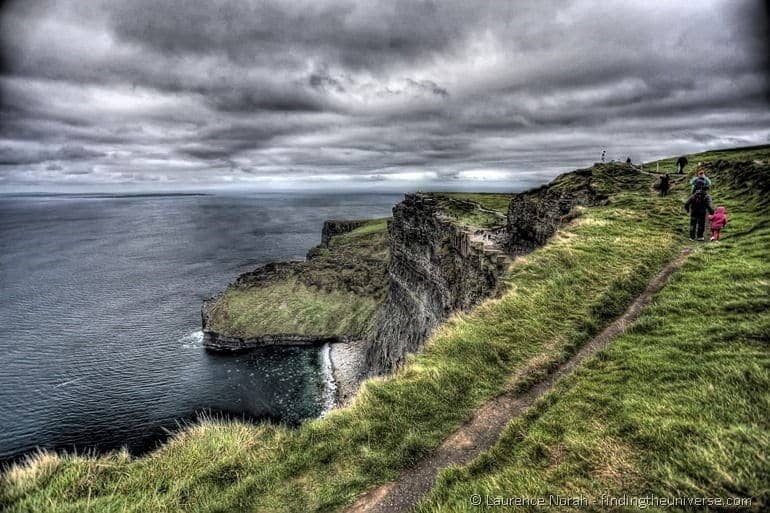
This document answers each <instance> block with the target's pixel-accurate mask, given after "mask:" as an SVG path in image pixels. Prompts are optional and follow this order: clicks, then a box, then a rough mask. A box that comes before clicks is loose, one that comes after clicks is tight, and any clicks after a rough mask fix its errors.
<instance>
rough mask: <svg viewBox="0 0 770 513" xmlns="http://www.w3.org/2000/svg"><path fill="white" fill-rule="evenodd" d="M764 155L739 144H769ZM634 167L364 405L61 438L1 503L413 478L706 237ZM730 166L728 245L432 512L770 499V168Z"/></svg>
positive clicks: (263, 496) (88, 507) (64, 506)
mask: <svg viewBox="0 0 770 513" xmlns="http://www.w3.org/2000/svg"><path fill="white" fill-rule="evenodd" d="M761 151H766V149H764V150H761ZM753 156H754V154H753V153H752V154H750V155H749V156H748V159H747V157H746V155H741V158H740V159H739V160H748V161H749V162H750V161H752V160H761V159H762V158H764V157H758V158H757V159H754V158H752V157H753ZM697 158H698V156H691V157H690V160H691V162H692V161H694V160H695V159H697ZM728 158H729V157H728ZM714 160H715V161H716V159H714ZM618 169H619V171H618V173H619V176H620V177H621V178H622V179H623V180H626V177H628V183H629V187H628V188H624V187H617V188H616V189H614V190H612V191H608V192H610V198H609V199H610V201H609V203H608V204H606V205H603V206H599V207H594V208H589V209H585V210H584V211H583V212H582V215H581V216H580V217H578V218H577V219H574V220H573V221H572V222H571V223H570V224H569V225H567V226H565V227H564V228H563V229H561V230H560V231H559V232H558V233H557V234H556V236H554V237H553V239H552V240H551V241H550V243H549V244H548V245H546V246H544V247H542V248H540V249H538V250H536V251H534V252H533V253H531V254H529V255H527V256H526V257H523V258H519V259H517V260H516V261H514V263H513V264H512V265H511V267H510V269H509V270H508V272H507V275H506V281H507V284H508V286H507V289H506V290H505V292H504V293H503V294H502V295H501V297H499V298H497V299H493V300H489V301H487V302H485V303H483V304H482V305H480V306H479V307H477V308H475V309H474V310H473V311H471V312H469V313H467V314H461V315H456V316H454V317H453V318H451V319H450V321H449V322H448V323H447V324H446V325H444V326H443V327H442V328H440V329H439V330H437V331H436V333H435V334H434V335H433V336H432V337H431V339H430V341H429V342H428V344H427V345H426V347H425V349H424V351H423V352H422V353H421V354H419V355H415V356H413V357H410V358H409V360H408V363H407V365H406V366H405V367H404V368H403V369H401V370H400V371H398V372H397V373H396V374H395V375H394V376H392V377H390V378H387V379H377V380H371V381H368V382H366V383H365V384H364V386H363V388H362V391H361V392H360V394H359V396H358V397H357V398H356V400H355V401H354V402H353V404H352V405H351V406H349V407H348V408H345V409H342V410H338V411H334V412H332V413H331V414H330V415H328V416H327V417H326V418H324V419H319V420H314V421H310V422H308V423H306V424H304V425H302V426H301V427H300V428H299V429H296V430H290V429H287V428H284V427H281V426H274V425H258V426H255V425H250V424H246V423H240V422H216V421H210V422H206V423H203V424H200V425H197V426H193V427H190V428H187V429H185V430H183V431H182V432H181V433H180V434H179V435H178V436H177V437H176V438H174V439H173V440H172V441H171V442H169V443H168V444H166V445H165V446H164V447H162V448H161V449H159V450H157V451H155V452H153V453H151V454H149V455H147V456H145V457H141V458H132V457H130V456H128V455H127V454H125V453H115V454H112V455H108V456H102V457H81V456H56V455H51V454H44V455H41V456H39V457H37V458H35V459H34V460H33V461H32V462H31V463H29V464H27V465H22V466H17V467H14V468H12V469H10V470H9V471H7V472H5V473H4V475H3V477H2V480H1V481H0V509H2V508H4V509H6V510H8V511H15V512H23V511H24V512H26V511H53V512H74V511H78V512H80V511H128V512H140V511H142V512H143V511H158V512H166V511H168V512H171V511H200V512H204V511H205V512H225V511H297V512H300V511H302V512H305V511H335V510H339V509H341V508H342V507H343V506H344V505H346V504H349V503H351V502H352V501H353V500H355V498H356V497H357V496H358V495H360V494H361V493H363V492H364V491H366V490H367V489H370V488H371V487H373V486H375V485H377V484H380V483H383V482H386V481H388V480H391V479H394V478H396V477H397V476H398V474H399V472H400V471H401V470H402V469H404V468H406V467H408V466H410V465H412V464H413V463H414V462H415V461H417V460H418V459H420V458H421V457H423V456H424V455H426V454H427V453H428V452H429V451H430V450H431V449H432V448H434V447H436V446H437V445H438V444H439V443H440V441H441V440H443V439H444V438H445V437H446V436H447V435H448V434H449V433H451V432H452V431H453V430H454V429H456V427H457V426H459V425H460V424H461V423H462V422H464V421H465V420H466V419H467V418H468V417H469V416H470V414H471V412H472V411H473V409H474V408H476V407H477V406H479V405H480V404H481V403H483V402H484V401H486V400H488V399H489V398H490V397H492V396H494V395H495V394H497V393H499V392H500V391H502V390H504V389H507V388H512V389H517V388H518V387H521V386H523V385H524V383H522V382H521V381H520V380H517V379H515V378H514V376H516V375H517V372H519V371H521V370H522V369H523V368H524V367H525V366H526V364H527V362H530V361H531V360H532V359H533V358H537V359H539V360H540V361H542V364H543V367H544V368H548V367H549V366H553V365H555V364H557V363H558V362H559V361H562V360H563V359H565V358H567V357H568V356H569V355H570V354H572V353H573V352H574V351H575V350H576V348H577V347H579V346H581V345H582V344H584V343H585V342H586V341H587V340H589V339H590V338H591V337H592V336H594V335H595V334H596V333H598V332H599V331H600V330H601V329H602V327H603V326H604V325H605V324H606V323H607V322H608V321H609V320H610V319H612V318H614V317H615V316H616V315H618V314H619V313H620V312H622V311H623V309H624V308H625V305H627V304H628V303H629V302H630V301H631V299H632V298H633V297H634V295H635V294H637V293H638V292H639V291H640V290H641V289H642V288H643V287H644V285H645V283H646V282H647V281H648V280H649V279H650V278H651V277H652V276H653V275H654V274H655V273H656V272H657V271H658V270H659V269H660V268H661V266H662V265H663V264H664V263H665V262H667V261H668V260H669V259H670V258H671V257H672V256H673V255H674V254H677V253H678V252H679V251H680V250H681V249H682V248H683V247H685V246H686V245H688V244H691V243H689V242H687V240H686V226H687V219H686V217H685V215H684V212H683V211H682V207H681V204H682V200H683V193H684V192H685V191H684V190H680V191H677V190H676V189H675V190H674V194H673V196H670V197H667V198H660V197H658V196H655V195H653V194H652V193H651V191H650V189H649V185H650V183H651V181H652V178H651V177H649V176H646V175H642V176H640V177H634V176H633V175H631V174H629V173H630V171H629V170H623V169H621V168H618ZM608 172H609V171H608ZM712 175H713V176H712V178H713V179H714V183H715V185H714V189H713V194H714V196H715V202H717V203H720V204H721V203H723V204H726V205H727V206H728V210H729V211H730V214H731V215H732V216H733V221H732V222H731V224H730V225H728V229H727V230H726V232H725V234H724V235H725V237H724V241H723V242H721V243H720V244H719V245H711V246H708V245H702V244H701V245H698V246H697V249H696V252H695V255H694V256H693V257H691V259H692V260H691V261H690V263H689V264H688V265H687V266H686V267H685V268H684V269H683V270H682V271H681V273H680V275H679V276H678V277H677V278H675V279H674V282H673V284H672V285H671V287H670V288H667V289H664V291H663V293H662V294H661V295H660V297H659V298H658V299H657V300H656V301H655V303H654V304H653V306H652V307H651V308H650V310H649V311H648V312H647V314H645V316H644V317H643V318H642V319H640V321H639V322H638V323H637V324H636V325H635V327H634V328H633V329H632V331H631V332H630V333H628V334H627V335H625V336H624V337H623V339H622V340H619V341H618V342H617V343H616V344H615V346H613V347H612V348H611V349H610V350H608V351H606V352H604V353H602V354H600V356H599V357H598V358H596V359H595V360H593V361H592V362H589V364H588V365H587V366H586V368H585V369H584V370H582V371H580V372H579V373H578V374H576V375H574V376H572V377H571V378H570V379H569V380H567V381H565V382H563V383H562V384H561V385H559V388H558V390H557V392H556V393H554V394H551V395H549V396H547V397H546V398H545V400H543V401H542V402H540V403H539V404H537V405H536V406H535V407H534V408H533V410H532V412H531V413H530V414H529V415H527V416H526V418H524V419H522V420H521V422H519V423H516V424H514V425H511V426H509V428H508V431H507V432H506V434H505V435H504V437H503V439H502V440H501V443H500V444H499V445H498V447H496V448H495V449H493V451H492V452H490V453H489V454H487V455H486V456H484V457H482V458H481V459H480V460H479V461H477V462H476V463H474V464H473V465H472V466H471V467H469V468H465V469H458V470H454V471H452V472H447V473H445V474H444V476H443V478H442V480H441V482H440V485H439V487H438V488H437V490H436V491H435V494H434V495H433V496H431V497H430V498H429V499H428V500H427V501H426V502H425V503H424V504H423V505H422V506H421V507H422V508H423V509H424V510H428V511H434V510H435V511H447V510H463V509H467V510H471V509H472V508H471V506H470V504H469V502H468V497H467V494H469V493H473V492H475V493H486V492H489V493H497V492H499V491H504V492H505V494H506V495H517V494H518V493H519V492H521V493H527V494H537V493H541V492H543V491H553V492H554V493H556V492H562V491H563V492H576V491H577V492H579V491H583V490H587V489H589V488H591V487H592V486H595V485H596V486H598V485H601V486H602V487H604V488H605V489H606V490H608V491H609V492H611V493H616V492H622V491H629V492H630V493H637V492H639V491H654V492H656V493H666V494H669V493H671V492H676V491H679V490H683V491H684V493H696V492H697V494H698V495H701V494H711V493H719V494H722V493H728V492H729V493H730V494H738V495H755V496H757V497H763V496H764V497H765V500H767V497H766V495H767V490H768V482H767V477H766V476H767V475H770V472H768V470H770V469H768V467H767V459H766V458H763V457H762V455H766V454H767V453H769V452H770V440H768V437H767V433H768V425H767V419H768V418H770V401H769V400H768V394H767V390H768V381H770V380H768V373H769V371H768V369H769V368H770V364H769V363H768V348H767V345H766V342H764V341H766V340H767V339H768V338H770V337H769V334H768V315H767V306H768V305H767V303H766V302H763V299H762V298H766V297H767V296H768V292H769V290H768V283H770V273H768V263H767V259H766V255H767V254H768V252H769V250H770V232H768V228H767V225H768V216H769V215H770V214H769V213H768V209H767V206H766V205H767V204H766V197H767V194H768V190H767V188H766V184H767V177H768V176H770V168H768V166H767V165H766V164H757V165H755V164H747V165H744V164H741V165H738V164H736V162H735V160H733V161H730V160H725V161H724V162H723V163H721V164H719V165H717V164H716V162H715V164H714V167H713V173H712ZM747 184H751V185H747ZM763 184H764V185H763ZM466 480H467V481H468V484H467V485H466V484H464V481H466ZM509 486H510V488H508V487H509ZM597 509H600V510H604V509H603V508H597Z"/></svg>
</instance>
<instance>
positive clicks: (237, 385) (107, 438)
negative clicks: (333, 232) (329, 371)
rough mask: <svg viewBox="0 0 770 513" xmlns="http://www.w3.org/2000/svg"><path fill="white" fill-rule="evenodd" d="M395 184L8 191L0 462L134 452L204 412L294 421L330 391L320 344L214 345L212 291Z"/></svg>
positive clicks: (299, 246) (391, 199)
mask: <svg viewBox="0 0 770 513" xmlns="http://www.w3.org/2000/svg"><path fill="white" fill-rule="evenodd" d="M400 199H401V196H400V195H396V194H279V193H269V194H268V193H261V194H257V193H253V194H225V193H217V194H210V195H203V194H201V195H129V196H119V195H80V196H77V195H50V196H40V195H36V196H12V195H5V196H0V290H2V300H1V301H0V319H2V322H3V327H2V331H0V462H5V463H7V462H9V461H14V460H16V459H18V458H19V457H21V456H23V455H24V454H27V453H29V452H30V451H33V450H34V449H35V448H38V447H39V448H46V449H51V450H66V451H77V452H78V453H83V452H104V451H109V450H112V449H117V448H120V447H124V446H125V447H127V448H128V449H129V450H130V451H131V452H133V453H135V454H139V453H143V452H146V451H148V450H151V449H153V448H154V447H156V446H157V445H158V444H159V443H160V442H162V441H163V440H164V439H166V438H167V437H168V436H169V434H170V433H173V432H174V431H175V430H178V429H179V427H180V426H183V425H184V424H186V423H189V422H191V421H195V420H196V419H198V418H199V417H200V416H201V415H204V416H205V415H208V416H213V417H226V418H242V419H246V420H251V421H262V420H269V421H274V422H283V423H286V424H289V425H296V424H297V423H299V422H301V421H302V420H304V419H308V418H312V417H316V416H318V415H319V414H321V412H322V411H323V410H324V407H325V404H326V402H325V401H327V400H328V392H327V393H326V394H325V393H324V390H325V375H324V374H325V370H324V368H325V365H324V358H323V354H321V351H319V350H318V349H307V348H291V347H286V348H265V349H260V350H254V351H252V352H249V353H243V354H238V355H216V354H210V353H207V352H206V351H205V350H204V349H203V347H202V339H203V334H202V333H201V331H200V305H201V301H202V300H203V299H205V298H206V297H209V296H211V295H213V294H215V293H217V292H218V291H220V290H222V289H224V288H225V287H226V286H227V284H228V283H229V282H231V281H232V280H233V279H234V278H235V277H236V276H237V275H238V274H240V273H242V272H245V271H249V270H251V269H253V268H255V267H257V266H259V265H261V264H264V263H267V262H270V261H285V260H301V259H304V256H305V254H306V252H307V250H308V249H310V248H311V247H312V246H314V245H316V244H318V243H319V242H320V232H321V227H322V225H323V221H324V220H326V219H331V218H337V219H346V218H349V219H355V218H373V217H384V216H388V215H390V211H391V208H392V206H393V205H394V204H395V203H397V202H398V201H400Z"/></svg>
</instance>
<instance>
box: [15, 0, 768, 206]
mask: <svg viewBox="0 0 770 513" xmlns="http://www.w3.org/2000/svg"><path fill="white" fill-rule="evenodd" d="M767 21H768V13H767V2H761V1H756V0H753V1H749V0H713V1H712V0H698V1H694V0H688V1H660V2H651V1H646V0H645V1H628V0H625V1H614V0H602V1H587V0H575V1H570V0H537V1H531V2H527V1H517V2H513V1H511V2H505V1H500V0H495V1H482V0H479V1H472V2H469V1H467V0H441V1H438V0H437V1H405V0H383V1H361V2H353V1H347V0H341V1H334V2H330V1H326V0H311V1H304V0H292V1H282V2H279V1H273V0H259V1H254V0H209V1H206V2H197V1H195V2H194V1H187V0H131V1H126V0H82V1H76V0H49V1H44V0H18V1H12V2H5V3H4V4H3V5H2V7H1V8H0V52H1V55H2V69H0V192H11V191H70V190H115V191H121V190H126V191H128V190H193V189H195V190H202V189H222V188H224V189H228V188H233V189H238V188H245V189H257V190H272V189H304V188H309V189H315V190H321V189H324V190H326V189H328V190H344V189H350V188H352V189H355V188H365V189H371V190H391V189H392V190H411V189H423V190H426V189H441V188H444V189H466V190H467V189H474V190H499V189H509V190H521V189H523V188H526V187H529V186H532V185H537V184H540V183H543V182H544V181H547V180H548V179H549V178H551V177H553V176H555V175H556V174H558V173H560V172H564V171H568V170H572V169H576V168H579V167H585V166H587V165H590V164H592V163H593V162H596V161H598V160H599V159H600V155H601V152H602V150H603V149H606V151H607V155H608V159H619V160H625V159H626V157H631V159H632V160H633V161H635V162H638V161H640V160H651V159H654V158H659V157H665V156H672V155H676V154H679V153H683V152H694V151H703V150H707V149H714V148H723V147H734V146H747V145H756V144H767V143H770V108H769V107H770V96H769V95H768V86H769V83H768V60H767V59H768V57H767V56H768V55H770V46H768V26H767Z"/></svg>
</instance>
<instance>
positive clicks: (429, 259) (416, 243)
mask: <svg viewBox="0 0 770 513" xmlns="http://www.w3.org/2000/svg"><path fill="white" fill-rule="evenodd" d="M388 235H389V240H390V254H391V259H390V264H389V267H388V274H389V279H390V283H389V289H388V295H387V297H386V299H385V302H384V303H383V305H382V306H381V307H380V309H379V310H378V312H377V316H376V318H375V331H374V333H373V337H372V342H371V345H370V347H369V350H368V353H367V358H366V363H367V366H368V367H369V369H370V372H371V373H373V374H382V373H384V372H387V371H389V370H391V369H393V368H394V367H396V366H398V365H399V364H400V363H401V362H402V361H403V359H404V358H405V356H406V355H407V353H411V352H414V351H416V350H418V349H419V348H420V346H421V345H422V343H423V342H424V341H425V339H426V338H427V337H428V336H429V335H430V333H431V332H432V331H433V330H434V329H435V328H436V327H437V326H438V325H439V324H441V323H442V322H443V321H444V320H446V318H447V317H448V316H449V315H450V314H451V313H452V312H453V311H455V310H463V309H466V308H469V307H471V306H473V305H475V304H476V303H478V302H479V301H480V300H481V299H483V298H485V297H487V296H489V295H490V294H491V293H492V292H493V291H494V290H495V288H496V286H497V281H498V278H499V276H500V274H501V272H502V270H503V269H504V267H505V264H506V262H507V258H506V257H505V255H504V254H503V252H502V251H501V250H500V249H499V246H498V244H497V243H496V242H495V241H494V240H493V237H492V236H491V234H488V233H484V232H477V233H472V232H470V231H466V230H463V229H462V228H460V227H458V226H456V225H455V224H453V223H451V222H450V221H449V220H448V219H447V218H446V217H445V215H444V214H443V213H442V212H441V210H440V209H438V208H437V206H436V202H435V200H434V198H431V197H430V196H428V195H424V194H407V195H406V197H405V199H404V201H403V202H401V203H399V204H398V205H396V206H395V207H394V208H393V219H392V220H391V221H390V222H389V223H388Z"/></svg>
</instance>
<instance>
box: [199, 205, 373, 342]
mask: <svg viewBox="0 0 770 513" xmlns="http://www.w3.org/2000/svg"><path fill="white" fill-rule="evenodd" d="M387 261H388V243H387V220H386V219H375V220H372V221H369V222H367V223H365V224H364V225H363V226H361V227H359V228H357V229H355V230H353V231H351V232H349V233H344V234H341V235H337V236H334V237H332V238H331V240H330V241H329V244H328V245H327V246H325V247H318V248H316V249H314V251H313V255H312V258H310V259H309V260H306V261H304V262H292V263H290V264H283V265H278V266H271V267H269V268H268V269H266V270H260V271H259V272H255V273H252V274H251V275H244V276H242V277H241V278H239V280H238V281H237V282H236V283H235V284H233V285H231V286H229V287H228V288H227V290H225V292H224V293H223V294H222V295H221V296H220V297H219V298H218V299H217V300H216V301H215V303H214V304H213V305H212V306H211V308H210V310H209V314H210V318H209V325H210V327H211V329H213V330H214V331H216V332H217V333H220V334H223V335H228V336H235V337H241V338H249V337H257V336H260V335H266V334H294V335H325V336H330V335H337V336H351V337H362V336H364V335H365V334H366V333H367V332H368V330H369V328H370V325H371V322H372V318H373V316H374V312H375V310H376V309H377V306H378V304H379V302H380V301H381V300H382V298H383V297H384V294H385V289H386V287H387V271H386V266H387Z"/></svg>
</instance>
